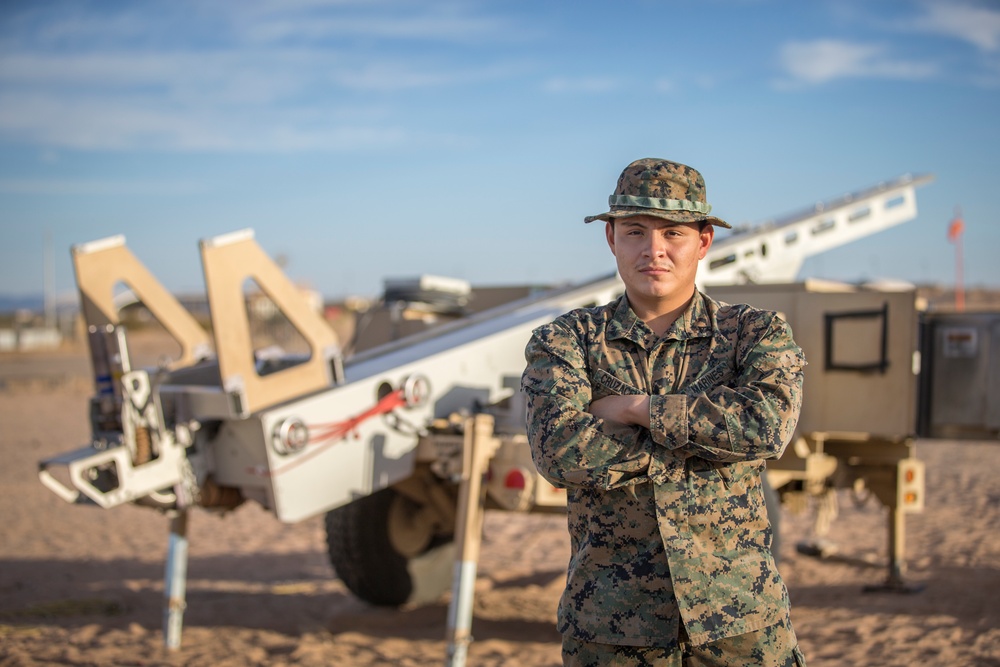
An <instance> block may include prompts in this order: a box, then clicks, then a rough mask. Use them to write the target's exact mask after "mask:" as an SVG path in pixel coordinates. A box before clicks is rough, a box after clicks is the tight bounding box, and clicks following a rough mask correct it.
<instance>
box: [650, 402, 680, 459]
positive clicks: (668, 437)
mask: <svg viewBox="0 0 1000 667" xmlns="http://www.w3.org/2000/svg"><path fill="white" fill-rule="evenodd" d="M649 431H650V433H651V434H652V436H653V442H655V443H656V444H658V445H662V446H663V447H666V448H667V449H676V448H677V447H680V446H681V445H683V444H684V443H686V442H687V441H688V417H687V396H685V395H684V394H655V395H653V396H650V397H649Z"/></svg>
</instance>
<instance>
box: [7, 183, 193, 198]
mask: <svg viewBox="0 0 1000 667" xmlns="http://www.w3.org/2000/svg"><path fill="white" fill-rule="evenodd" d="M203 191H204V188H203V187H202V186H200V185H198V184H196V183H181V182H147V181H88V180H82V181H62V180H31V179H0V192H2V193H5V194H19V195H45V196H56V197H58V196H79V195H84V196H109V195H110V196H177V195H189V194H195V193H198V192H203Z"/></svg>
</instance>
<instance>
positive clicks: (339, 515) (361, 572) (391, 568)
mask: <svg viewBox="0 0 1000 667" xmlns="http://www.w3.org/2000/svg"><path fill="white" fill-rule="evenodd" d="M398 495H399V494H398V493H397V492H396V491H395V490H394V489H382V490H381V491H376V492H375V493H373V494H371V495H368V496H364V497H362V498H358V499H357V500H355V501H353V502H350V503H348V504H346V505H343V506H342V507H338V508H336V509H333V510H330V511H329V512H327V514H326V547H327V554H328V555H329V557H330V564H331V565H332V566H333V569H334V571H335V572H336V573H337V576H338V577H340V580H341V581H343V582H344V585H345V586H347V588H348V589H349V590H350V591H351V592H352V593H354V595H356V596H357V597H358V598H360V599H362V600H364V601H365V602H368V603H369V604H373V605H378V606H380V607H399V606H400V605H403V604H406V603H407V602H410V601H413V600H414V599H415V598H414V593H415V592H417V589H418V586H417V582H415V581H414V580H413V574H412V573H411V568H410V559H409V558H407V557H406V556H404V555H403V554H401V553H399V552H398V551H396V549H395V548H393V546H392V542H391V540H390V538H389V512H390V509H391V507H392V505H393V503H394V502H395V501H396V498H397V497H398ZM448 542H450V537H449V538H447V539H441V538H438V539H435V540H434V541H433V542H432V543H431V544H430V545H428V547H427V549H425V551H424V553H425V554H427V553H429V552H430V551H431V550H432V549H435V548H437V547H439V546H441V545H442V544H446V543H448ZM417 558H420V556H417ZM432 587H433V588H435V589H436V588H437V587H438V586H437V585H436V584H432ZM445 587H446V586H445ZM443 591H444V589H442V590H441V591H436V590H434V591H431V592H430V595H431V597H434V594H435V592H436V593H438V594H439V593H441V592H443ZM426 594H427V591H420V597H423V596H424V595H426Z"/></svg>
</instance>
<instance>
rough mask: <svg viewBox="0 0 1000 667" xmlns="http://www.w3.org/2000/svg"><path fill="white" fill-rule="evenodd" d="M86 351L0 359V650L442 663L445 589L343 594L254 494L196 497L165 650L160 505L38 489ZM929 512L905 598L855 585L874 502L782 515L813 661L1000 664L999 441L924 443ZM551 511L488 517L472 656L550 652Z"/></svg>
mask: <svg viewBox="0 0 1000 667" xmlns="http://www.w3.org/2000/svg"><path fill="white" fill-rule="evenodd" d="M90 393H91V389H90V379H89V366H88V363H87V361H86V359H85V358H84V357H83V355H82V354H80V353H75V352H72V351H69V352H66V351H62V352H54V353H48V354H40V353H34V354H9V355H5V356H0V452H2V456H3V458H2V465H0V511H2V527H0V665H2V666H5V667H6V666H14V665H192V666H197V665H205V666H213V667H214V666H223V665H234V666H235V665H274V666H279V665H359V666H367V665H407V666H417V665H437V664H443V663H444V659H445V649H446V645H445V641H444V635H445V626H446V615H447V609H448V600H447V595H446V596H444V597H442V598H441V599H440V600H439V601H437V602H435V603H433V604H430V605H425V606H421V607H415V608H405V609H400V610H392V609H383V608H375V607H371V606H369V605H367V604H365V603H363V602H361V601H359V600H357V599H356V598H354V597H352V596H351V594H350V593H349V592H347V590H346V589H345V588H344V586H343V585H342V584H341V583H340V582H339V581H338V580H337V577H336V574H335V573H334V572H333V571H332V569H331V567H330V565H329V563H328V561H327V557H326V553H325V546H324V534H323V524H322V518H321V517H315V518H312V519H309V520H307V521H304V522H302V523H298V524H294V525H285V524H282V523H280V522H279V521H278V520H277V519H275V518H274V517H273V516H272V515H270V514H269V513H268V512H266V511H265V510H263V509H261V508H260V507H259V506H257V505H253V504H249V503H248V504H245V505H243V506H241V507H239V508H238V509H236V510H235V511H233V512H231V513H229V514H226V515H216V514H210V513H208V512H205V511H201V510H196V511H195V512H194V515H193V517H192V521H191V527H190V563H189V570H188V582H187V603H188V606H187V610H186V614H185V616H184V632H183V643H182V646H181V648H180V649H179V650H176V651H168V650H166V649H165V648H164V647H163V632H162V622H163V574H164V559H165V554H166V545H167V533H168V520H167V518H165V517H164V516H163V515H162V514H159V513H158V512H156V511H153V510H150V509H146V508H141V507H135V506H125V507H119V508H116V509H113V510H101V509H97V508H94V507H83V506H72V505H69V504H67V503H66V502H64V501H63V500H61V499H60V498H58V497H57V496H56V495H55V494H53V493H52V492H50V491H49V490H48V489H46V488H45V487H43V486H42V484H41V483H40V482H39V481H38V478H37V474H36V473H37V463H38V461H39V460H40V459H42V458H44V457H46V456H50V455H53V454H56V453H60V452H64V451H67V450H69V449H72V448H75V447H78V446H81V445H83V444H86V442H87V438H88V436H89V426H88V423H87V399H88V397H89V395H90ZM918 456H919V457H920V458H921V459H923V460H924V461H925V462H926V463H927V470H928V474H927V501H926V509H925V510H924V511H923V513H920V514H914V515H910V516H909V518H908V522H907V555H908V566H909V567H908V571H907V581H908V582H909V583H911V584H914V585H920V586H922V587H923V590H922V591H921V592H918V593H913V594H900V593H863V592H862V588H863V587H864V586H865V585H866V584H877V583H879V582H881V581H882V580H883V579H884V578H885V576H886V569H885V561H886V556H887V547H886V541H887V533H886V531H887V523H886V521H887V516H886V510H885V509H884V508H882V507H881V506H879V505H878V504H877V503H876V502H875V501H874V500H872V501H869V502H868V503H867V504H863V505H860V506H859V505H858V504H856V503H855V502H854V501H853V499H852V498H851V497H850V496H849V495H848V494H846V493H842V494H841V495H840V517H839V518H838V519H837V521H836V522H835V523H834V524H833V527H832V530H831V532H830V535H829V537H830V538H831V539H832V540H834V541H835V542H836V543H837V544H838V546H839V551H838V553H837V554H836V556H835V557H831V558H827V559H824V560H819V559H814V558H810V557H806V556H803V555H800V554H799V553H797V552H796V549H795V543H796V542H797V541H799V540H802V539H805V538H807V537H808V536H809V533H810V529H811V519H810V516H809V515H808V514H800V515H796V514H792V513H790V512H788V511H785V513H784V516H783V519H782V535H783V542H782V548H781V554H780V555H781V558H782V565H781V569H782V572H783V575H784V577H785V581H786V583H787V585H788V588H789V592H790V595H791V598H792V604H793V622H794V624H795V627H796V630H797V632H798V635H799V638H800V642H801V645H802V648H803V650H804V652H805V654H806V657H807V659H808V662H809V664H810V665H811V666H812V667H833V666H840V665H858V666H863V665H871V666H895V665H898V666H900V667H902V666H907V667H911V666H914V665H941V666H949V667H961V666H968V667H973V666H975V667H983V666H989V665H997V666H1000V528H998V527H1000V442H978V443H970V442H948V441H921V442H920V443H919V445H918ZM568 553H569V551H568V538H567V535H566V529H565V519H564V517H562V516H533V515H519V514H509V513H490V514H489V515H488V516H487V520H486V526H485V534H484V541H483V552H482V558H481V560H480V565H479V576H478V580H477V583H476V591H477V592H476V602H475V619H474V622H473V634H474V637H475V641H474V642H473V644H472V645H471V647H470V650H469V658H468V664H469V665H476V666H490V665H517V666H518V667H531V666H536V665H537V666H541V665H558V664H560V658H559V637H558V634H557V633H556V632H555V629H554V623H555V609H556V603H557V601H558V598H559V594H560V591H561V589H562V579H563V576H564V572H565V564H566V560H567V557H568Z"/></svg>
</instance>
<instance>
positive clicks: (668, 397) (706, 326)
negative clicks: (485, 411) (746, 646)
mask: <svg viewBox="0 0 1000 667" xmlns="http://www.w3.org/2000/svg"><path fill="white" fill-rule="evenodd" d="M525 354H526V358H527V368H526V369H525V372H524V376H523V378H522V388H523V390H524V391H525V392H526V394H527V398H528V437H529V440H530V443H531V450H532V456H533V459H534V462H535V465H536V466H537V467H538V470H539V472H540V473H541V474H542V476H543V477H545V478H546V479H547V480H549V481H550V482H551V483H552V484H554V485H556V486H558V487H563V488H566V489H567V492H568V507H567V510H568V523H569V532H570V538H571V546H572V556H571V560H570V563H569V571H568V575H567V584H566V590H565V592H564V594H563V596H562V599H561V601H560V604H559V630H560V632H562V633H563V634H569V635H572V636H574V637H576V638H578V639H581V640H583V641H589V642H600V643H606V644H619V645H634V646H653V645H655V646H665V645H669V644H670V642H677V641H679V640H680V639H681V638H682V637H683V638H684V639H685V641H690V643H691V644H693V645H700V644H704V643H707V642H712V641H717V640H719V639H722V638H725V637H731V636H734V635H739V634H743V633H748V632H752V631H754V630H758V629H761V628H765V627H767V626H770V625H773V624H775V623H778V622H781V621H783V620H785V619H787V615H788V608H789V606H788V595H787V593H786V591H785V586H784V583H783V582H782V580H781V577H780V576H779V575H778V571H777V568H776V566H775V563H774V559H773V558H772V556H771V549H770V547H771V528H770V524H769V523H768V519H767V514H766V511H765V507H764V495H763V490H762V488H761V478H760V476H761V473H762V471H763V469H764V460H765V459H771V458H776V457H778V456H779V455H780V454H781V452H782V451H783V450H784V448H785V446H786V445H787V444H788V442H789V440H790V439H791V436H792V433H793V431H794V429H795V425H796V423H797V421H798V415H799V410H800V407H801V403H802V371H803V366H804V365H805V360H804V358H803V355H802V351H801V350H800V349H799V347H798V346H797V345H796V344H795V342H794V341H793V340H792V336H791V331H790V328H789V327H788V325H787V323H786V322H785V321H784V320H783V319H781V318H780V317H778V316H777V315H776V314H775V313H773V312H768V311H762V310H758V309H755V308H751V307H750V306H746V305H727V304H722V303H718V302H715V301H714V300H712V299H710V298H709V297H707V296H705V295H703V294H701V293H700V292H696V293H695V297H694V298H693V299H692V301H691V304H690V305H689V306H688V308H687V310H686V311H685V312H684V313H683V314H682V315H681V316H680V317H679V318H678V319H677V321H676V322H674V324H673V325H672V326H671V328H670V329H669V330H668V331H667V332H666V333H665V334H664V335H663V336H662V337H658V336H656V335H655V334H654V333H653V332H652V331H651V330H650V329H649V327H648V326H646V324H645V323H644V322H642V321H641V320H640V319H638V317H637V316H636V315H635V313H634V312H633V311H632V309H631V308H630V307H629V304H628V300H627V298H626V297H625V296H622V297H621V298H620V299H618V300H617V301H614V302H612V303H610V304H608V305H606V306H600V307H595V308H587V309H579V310H575V311H573V312H570V313H567V314H566V315H563V316H561V317H559V318H558V319H556V320H555V321H554V322H552V323H550V324H547V325H545V326H542V327H539V328H538V329H536V330H535V331H534V332H533V335H532V338H531V340H530V342H529V343H528V346H527V348H526V353H525ZM611 394H649V395H650V423H651V428H650V429H645V428H642V427H639V426H630V425H624V424H620V423H616V422H613V421H608V420H602V419H598V418H597V417H595V416H593V415H592V414H590V413H589V412H587V410H588V408H589V406H590V403H591V401H593V400H596V399H598V398H602V397H605V396H608V395H611Z"/></svg>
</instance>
